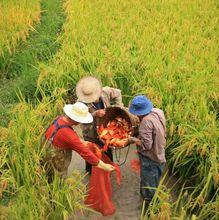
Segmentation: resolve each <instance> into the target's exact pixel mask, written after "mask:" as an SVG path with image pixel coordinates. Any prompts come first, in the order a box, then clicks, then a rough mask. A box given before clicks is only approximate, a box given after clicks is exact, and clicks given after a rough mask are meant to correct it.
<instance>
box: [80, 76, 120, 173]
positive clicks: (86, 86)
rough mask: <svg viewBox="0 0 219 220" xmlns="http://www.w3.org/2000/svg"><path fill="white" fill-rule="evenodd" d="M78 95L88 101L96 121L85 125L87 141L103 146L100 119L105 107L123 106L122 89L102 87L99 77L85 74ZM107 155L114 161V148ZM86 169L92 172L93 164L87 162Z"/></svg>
mask: <svg viewBox="0 0 219 220" xmlns="http://www.w3.org/2000/svg"><path fill="white" fill-rule="evenodd" d="M76 95H77V97H78V100H79V101H81V102H83V103H86V104H87V106H88V108H89V112H90V113H91V114H92V115H93V117H94V121H93V122H92V123H90V124H87V125H83V126H82V130H83V137H84V140H86V141H91V142H94V143H96V144H98V145H99V146H100V147H102V146H103V145H104V144H103V143H102V142H101V141H100V140H99V138H98V134H97V125H98V120H99V119H100V118H101V117H103V116H104V115H105V110H104V109H105V108H106V107H108V106H110V105H114V106H118V107H123V103H122V94H121V90H119V89H115V88H111V87H108V86H107V87H102V85H101V82H100V80H99V79H97V78H96V77H93V76H85V77H83V78H82V79H80V80H79V82H78V83H77V85H76ZM106 154H107V156H108V157H109V158H110V159H111V160H112V161H113V155H112V150H111V149H110V148H109V149H108V150H107V152H106ZM86 171H87V172H89V173H91V165H90V164H89V162H88V163H87V162H86Z"/></svg>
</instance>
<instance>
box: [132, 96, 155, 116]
mask: <svg viewBox="0 0 219 220" xmlns="http://www.w3.org/2000/svg"><path fill="white" fill-rule="evenodd" d="M152 108H153V104H152V102H151V101H150V100H149V99H148V98H147V97H146V96H144V95H137V96H135V97H134V99H133V100H132V102H131V105H130V107H129V112H130V113H132V114H133V115H139V116H140V115H147V114H149V113H150V112H151V110H152Z"/></svg>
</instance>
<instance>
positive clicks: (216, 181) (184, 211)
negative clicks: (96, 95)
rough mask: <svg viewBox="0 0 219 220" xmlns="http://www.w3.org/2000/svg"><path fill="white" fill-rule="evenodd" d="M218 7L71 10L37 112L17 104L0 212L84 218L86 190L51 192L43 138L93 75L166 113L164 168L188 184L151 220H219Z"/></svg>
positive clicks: (160, 197)
mask: <svg viewBox="0 0 219 220" xmlns="http://www.w3.org/2000/svg"><path fill="white" fill-rule="evenodd" d="M218 7H219V3H218V1H214V0H205V1H199V0H195V1H140V0H139V1H138V0H130V1H118V0H117V1H116V0H111V1H109V2H107V3H105V4H103V2H102V1H98V0H93V1H80V0H75V1H73V0H65V1H64V8H65V11H66V16H67V18H66V22H65V24H64V28H63V34H62V35H61V36H60V38H59V40H60V41H61V43H62V47H61V49H60V50H59V51H58V53H57V54H56V55H55V56H54V58H53V59H51V60H50V62H49V64H45V63H43V62H42V63H40V64H39V67H40V70H41V74H40V76H39V78H38V85H37V86H38V91H37V92H38V96H37V97H40V100H38V101H37V104H36V105H34V106H33V105H32V104H31V103H27V102H25V101H23V100H22V99H21V103H20V104H19V105H18V106H17V107H16V108H15V109H14V114H13V118H12V121H11V123H10V124H9V128H2V131H1V136H2V138H1V142H2V147H1V148H0V149H1V152H0V155H1V158H0V161H1V164H2V165H1V167H0V172H1V176H0V180H1V187H2V191H4V193H3V199H4V204H3V206H1V207H2V208H4V209H10V212H8V216H9V217H14V216H15V213H16V214H17V216H18V219H19V217H20V218H22V216H23V214H24V213H25V215H26V216H27V219H28V218H30V219H31V218H34V219H45V218H51V219H52V218H53V219H60V218H65V217H66V216H68V214H69V213H73V212H74V211H75V210H77V209H80V208H83V207H82V206H81V201H82V199H83V196H84V189H83V186H82V185H81V183H80V181H76V180H75V178H72V179H70V180H69V182H71V187H72V188H71V189H73V195H72V191H71V189H69V188H68V186H67V185H66V183H60V180H59V179H57V180H56V181H55V182H54V184H52V185H48V184H47V182H46V178H45V172H44V170H42V168H41V167H40V158H41V156H42V155H43V153H44V152H43V149H42V148H41V146H40V137H41V136H42V133H43V132H44V128H45V127H46V125H47V124H48V123H49V121H50V120H51V119H52V118H53V117H54V116H55V115H56V114H58V113H60V112H61V109H62V105H63V103H65V102H66V99H67V100H69V101H71V100H72V97H74V88H75V84H76V82H77V81H78V79H79V78H80V77H81V76H84V75H95V76H98V77H100V78H101V80H102V82H103V84H104V85H109V86H114V87H118V88H120V89H121V90H122V93H123V96H124V101H125V103H126V105H128V103H129V101H130V99H131V98H132V97H133V96H134V95H136V94H146V95H147V96H148V97H149V98H150V99H151V100H152V101H153V103H154V104H155V106H157V107H159V108H161V109H163V110H164V111H165V115H166V118H167V120H168V121H167V125H168V145H167V149H166V152H167V158H168V164H169V167H170V168H171V170H172V172H174V173H175V172H176V173H178V174H179V175H180V176H181V177H182V178H183V180H184V181H186V180H187V183H186V184H185V185H184V186H182V191H181V193H180V194H179V197H178V199H177V201H176V202H175V203H173V202H170V200H169V197H170V195H169V191H168V189H165V186H164V185H163V184H161V185H160V189H159V190H158V193H157V195H156V196H155V198H154V203H153V204H152V205H151V207H150V208H149V210H148V213H147V214H150V216H151V219H217V217H218V216H219V214H218V213H219V209H218V207H219V196H218V190H219V154H218V153H219V152H218V151H219V146H218V143H219V138H218V137H219V129H218V108H219V93H218V85H219V84H218V83H219V77H218V60H217V59H218V39H219V38H218V37H219V36H218V35H219V34H218V33H219V30H218V27H219V26H218ZM77 179H78V178H77ZM60 184H63V187H62V188H61V189H60V187H59V186H60ZM58 189H59V190H58ZM7 199H9V201H6V200H7ZM21 204H22V209H21V208H20V206H21ZM1 207H0V210H1ZM33 207H34V208H33ZM146 218H147V217H145V219H146Z"/></svg>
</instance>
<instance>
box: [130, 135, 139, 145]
mask: <svg viewBox="0 0 219 220" xmlns="http://www.w3.org/2000/svg"><path fill="white" fill-rule="evenodd" d="M129 143H132V144H136V145H138V146H140V145H141V140H140V139H138V138H136V137H130V138H129Z"/></svg>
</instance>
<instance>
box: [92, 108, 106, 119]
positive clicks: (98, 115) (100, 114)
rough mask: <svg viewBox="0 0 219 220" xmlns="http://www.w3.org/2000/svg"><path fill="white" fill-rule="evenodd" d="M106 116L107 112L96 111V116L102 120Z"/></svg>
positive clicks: (102, 110)
mask: <svg viewBox="0 0 219 220" xmlns="http://www.w3.org/2000/svg"><path fill="white" fill-rule="evenodd" d="M105 114H106V111H105V110H104V109H100V110H97V111H95V116H97V117H99V118H102V117H103V116H104V115H105Z"/></svg>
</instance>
